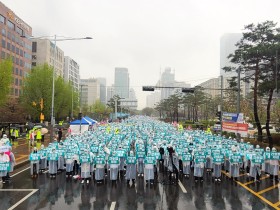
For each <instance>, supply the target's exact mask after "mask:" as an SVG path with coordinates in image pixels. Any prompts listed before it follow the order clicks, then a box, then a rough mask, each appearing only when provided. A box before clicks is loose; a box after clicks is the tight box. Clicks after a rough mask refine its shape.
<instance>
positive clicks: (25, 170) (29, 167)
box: [11, 166, 30, 177]
mask: <svg viewBox="0 0 280 210" xmlns="http://www.w3.org/2000/svg"><path fill="white" fill-rule="evenodd" d="M28 169H30V166H29V167H27V168H25V169H23V170H21V171H19V172H17V173H15V174H13V175H11V177H13V176H16V175H18V174H20V173H22V172H24V171H26V170H28Z"/></svg>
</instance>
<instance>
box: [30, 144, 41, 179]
mask: <svg viewBox="0 0 280 210" xmlns="http://www.w3.org/2000/svg"><path fill="white" fill-rule="evenodd" d="M29 159H30V174H31V177H32V178H33V177H37V176H38V174H39V161H40V155H39V154H38V151H37V147H34V148H33V152H32V153H31V154H30V156H29Z"/></svg>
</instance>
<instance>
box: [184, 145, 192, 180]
mask: <svg viewBox="0 0 280 210" xmlns="http://www.w3.org/2000/svg"><path fill="white" fill-rule="evenodd" d="M191 161H192V155H191V153H189V149H188V148H186V149H185V151H184V152H183V154H182V164H183V175H184V177H187V178H189V177H190V172H191Z"/></svg>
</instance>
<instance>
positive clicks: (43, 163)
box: [38, 144, 47, 172]
mask: <svg viewBox="0 0 280 210" xmlns="http://www.w3.org/2000/svg"><path fill="white" fill-rule="evenodd" d="M38 153H39V154H40V161H39V172H43V171H45V170H46V168H47V151H46V150H45V146H44V145H43V144H42V145H41V149H40V150H39V151H38Z"/></svg>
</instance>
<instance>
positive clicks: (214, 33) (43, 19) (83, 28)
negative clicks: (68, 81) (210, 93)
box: [2, 0, 280, 109]
mask: <svg viewBox="0 0 280 210" xmlns="http://www.w3.org/2000/svg"><path fill="white" fill-rule="evenodd" d="M2 2H3V3H4V4H5V5H6V6H7V7H9V8H10V9H11V10H13V11H14V12H15V13H16V14H17V15H18V16H19V17H20V18H21V19H23V20H24V21H25V22H26V23H27V24H29V25H30V26H31V27H32V30H33V36H43V35H50V36H51V35H55V34H56V35H61V36H66V37H85V36H91V37H93V39H92V40H81V41H64V42H59V43H57V45H58V47H60V48H61V49H62V50H63V51H64V54H65V55H67V56H70V57H71V58H73V59H74V60H76V61H77V62H78V63H79V64H80V74H81V78H83V79H85V78H89V77H94V78H96V77H105V78H106V79H107V85H108V86H110V85H112V84H113V83H114V69H115V67H126V68H128V70H129V75H130V86H131V87H132V88H134V90H135V91H136V96H137V98H138V101H139V105H138V109H142V108H144V107H145V105H146V95H147V94H149V92H142V86H143V85H155V83H156V82H157V81H158V80H159V77H160V69H162V70H161V71H163V70H164V68H165V67H171V68H172V69H174V70H175V79H176V80H177V81H184V82H186V83H189V84H191V85H192V86H194V85H197V84H199V83H201V82H204V81H206V80H207V79H210V78H214V77H217V76H219V72H220V66H219V59H220V58H219V55H220V45H219V44H220V42H219V41H220V37H221V36H222V35H223V34H224V33H241V32H242V29H243V28H244V25H247V24H250V23H258V22H263V21H265V20H273V21H275V22H278V21H279V17H280V12H279V8H280V1H279V0H266V1H264V0H231V1H228V0H211V1H210V0H172V1H171V0H98V1H97V0H2Z"/></svg>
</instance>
